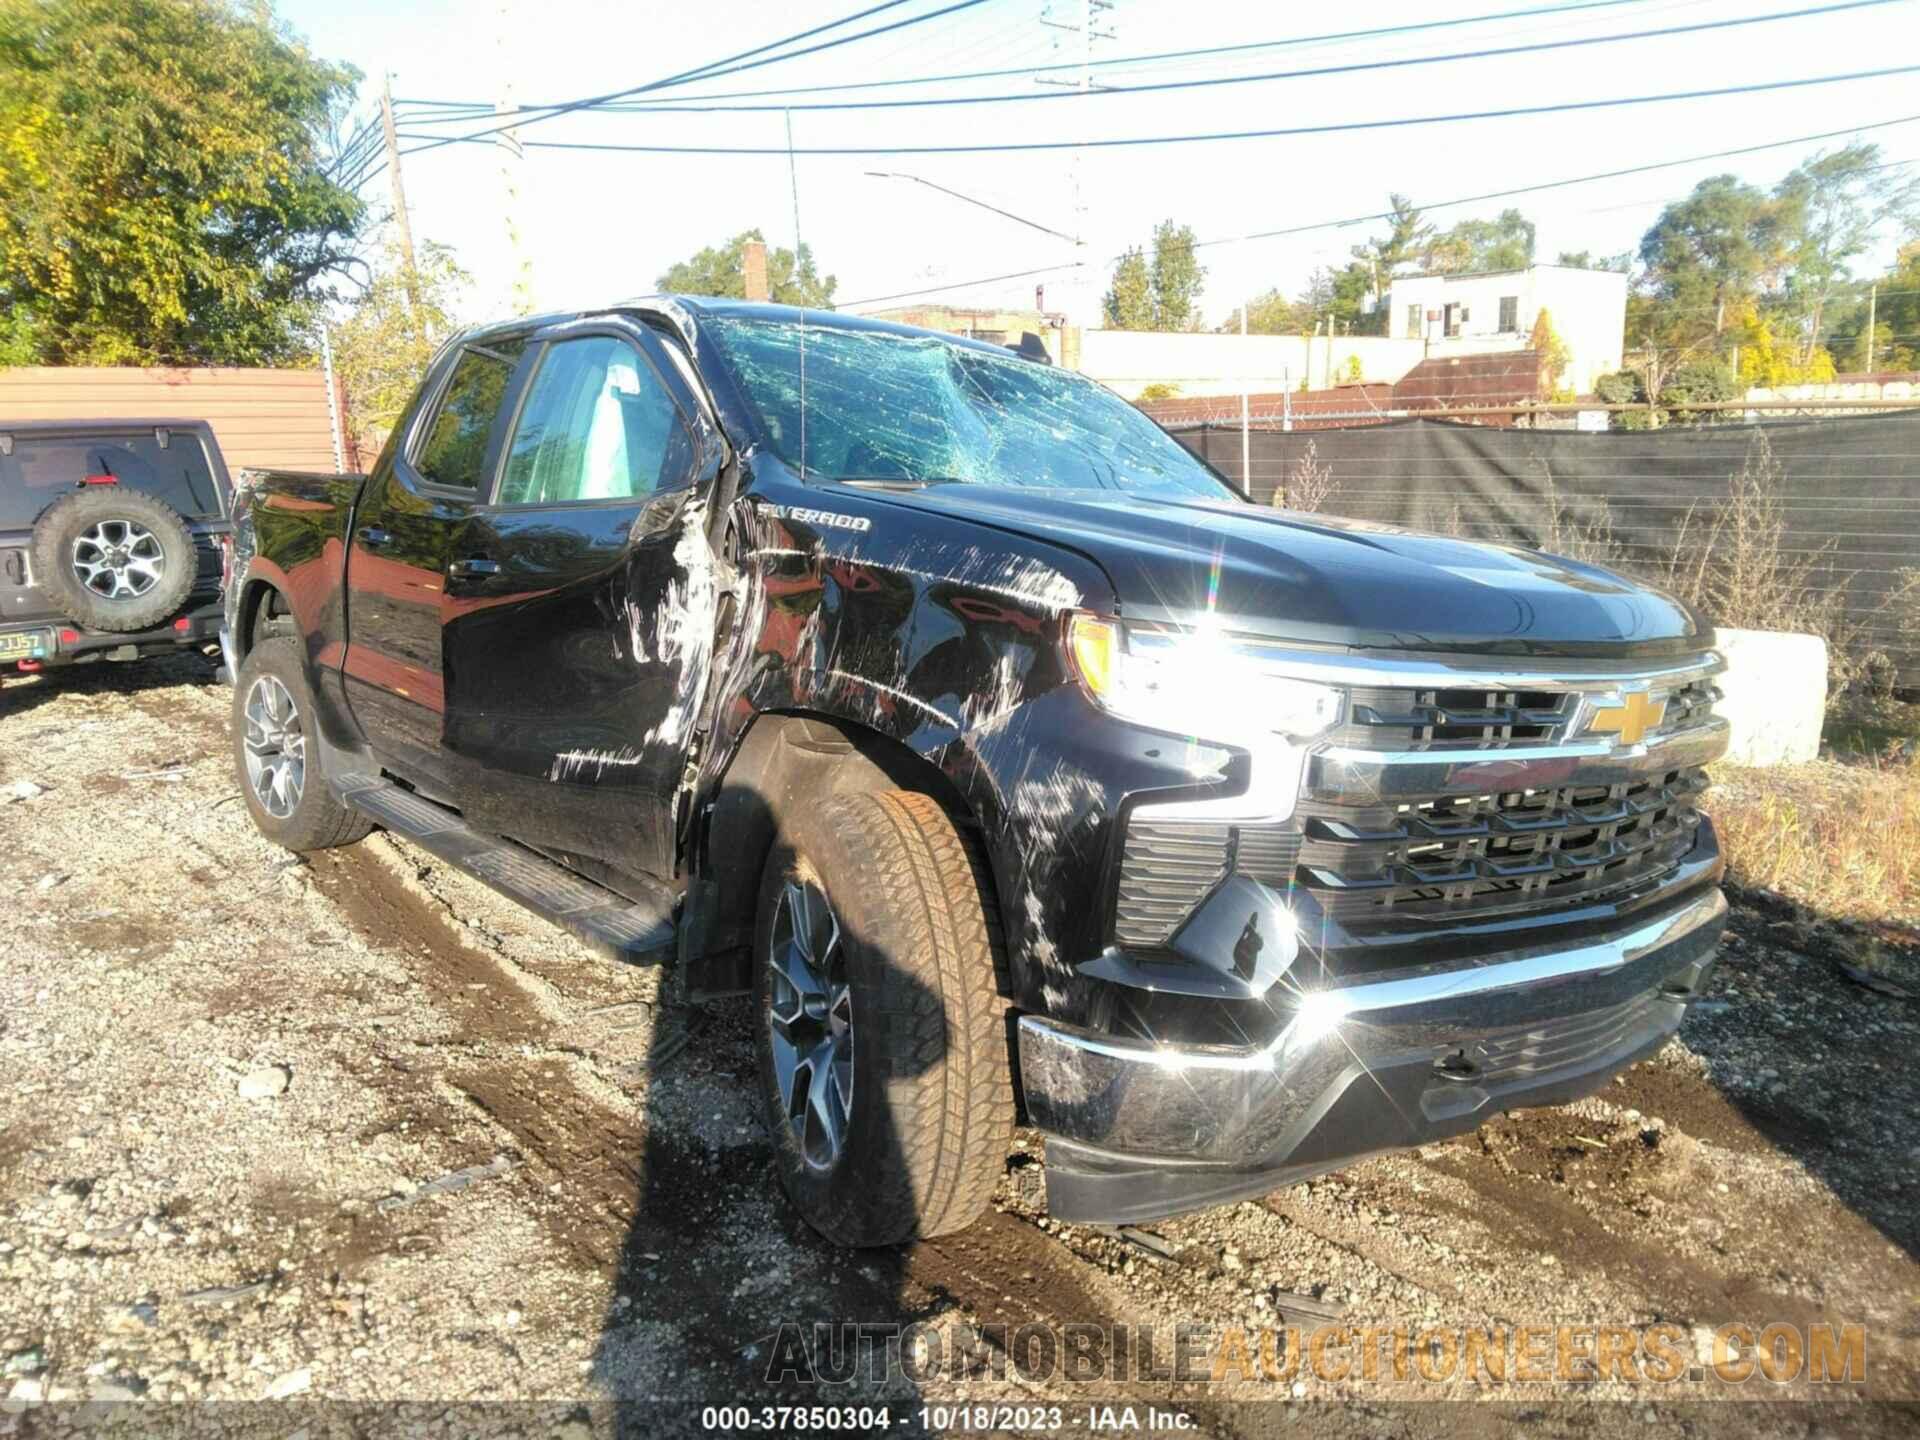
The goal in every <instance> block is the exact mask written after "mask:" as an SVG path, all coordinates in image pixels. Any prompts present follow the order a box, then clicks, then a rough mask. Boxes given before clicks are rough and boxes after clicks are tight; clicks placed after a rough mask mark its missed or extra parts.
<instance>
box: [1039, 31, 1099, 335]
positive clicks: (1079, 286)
mask: <svg viewBox="0 0 1920 1440" xmlns="http://www.w3.org/2000/svg"><path fill="white" fill-rule="evenodd" d="M1069 3H1072V0H1069ZM1113 4H1114V0H1079V3H1078V6H1077V8H1078V10H1079V12H1080V23H1079V24H1077V25H1069V24H1067V23H1065V22H1064V21H1060V20H1054V19H1051V18H1050V17H1049V15H1048V14H1046V13H1044V12H1043V13H1042V14H1041V16H1040V23H1041V24H1042V25H1044V26H1046V27H1048V28H1049V29H1052V30H1060V31H1065V32H1067V33H1068V34H1077V35H1078V36H1079V37H1080V45H1079V53H1080V75H1079V78H1078V79H1077V80H1055V79H1052V78H1050V77H1047V76H1035V77H1034V79H1035V82H1036V83H1037V84H1041V85H1059V86H1065V87H1071V88H1072V89H1075V90H1078V91H1079V92H1080V94H1081V96H1082V98H1084V97H1086V96H1088V95H1090V94H1092V93H1093V88H1094V85H1093V42H1094V41H1095V40H1111V39H1113V38H1114V32H1113V31H1112V30H1096V29H1094V17H1095V16H1096V15H1099V14H1103V13H1104V12H1106V11H1108V10H1111V9H1113ZM1051 9H1052V6H1051V5H1049V6H1048V10H1051ZM1054 53H1056V54H1058V53H1059V42H1058V41H1057V40H1056V42H1055V52H1054ZM1088 123H1089V121H1088V117H1087V112H1086V108H1085V107H1084V106H1083V107H1082V108H1081V111H1080V126H1081V129H1080V133H1081V135H1082V136H1084V135H1085V134H1086V133H1087V125H1088ZM1086 167H1087V147H1086V145H1085V144H1084V143H1082V144H1079V145H1076V146H1075V147H1074V149H1073V160H1072V162H1071V174H1070V177H1069V179H1070V183H1071V185H1072V189H1073V234H1074V256H1073V258H1074V271H1073V292H1074V300H1075V304H1074V306H1073V309H1074V310H1075V311H1077V312H1078V314H1077V315H1076V316H1073V317H1070V318H1073V319H1077V320H1078V321H1079V323H1080V324H1081V325H1082V326H1085V325H1086V324H1087V322H1088V320H1089V319H1091V318H1092V303H1091V301H1090V299H1089V296H1090V295H1091V293H1092V291H1093V287H1094V284H1095V279H1094V277H1093V276H1092V275H1091V274H1089V273H1088V271H1087V197H1086V173H1085V172H1086Z"/></svg>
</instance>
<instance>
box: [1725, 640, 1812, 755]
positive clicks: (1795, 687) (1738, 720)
mask: <svg viewBox="0 0 1920 1440" xmlns="http://www.w3.org/2000/svg"><path fill="white" fill-rule="evenodd" d="M1717 634H1718V648H1719V651H1720V653H1721V654H1722V655H1724V656H1726V657H1727V669H1726V673H1725V674H1723V675H1722V676H1721V677H1720V681H1719V684H1720V690H1721V693H1722V694H1723V695H1724V696H1725V697H1726V698H1724V699H1723V700H1722V701H1721V702H1720V705H1719V710H1720V713H1721V714H1722V715H1724V716H1726V718H1727V723H1728V724H1729V725H1731V726H1732V727H1733V738H1732V744H1731V746H1730V748H1729V749H1728V751H1727V759H1729V760H1731V761H1732V762H1733V763H1734V764H1736V765H1797V764H1801V763H1803V762H1805V761H1808V760H1817V759H1819V757H1820V730H1821V727H1822V726H1823V725H1824V724H1825V723H1826V718H1827V642H1826V641H1824V640H1822V639H1821V638H1820V637H1819V636H1818V635H1797V634H1794V633H1792V632H1789V631H1784V630H1721V631H1718V632H1717Z"/></svg>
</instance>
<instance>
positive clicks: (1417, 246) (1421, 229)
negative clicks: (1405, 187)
mask: <svg viewBox="0 0 1920 1440" xmlns="http://www.w3.org/2000/svg"><path fill="white" fill-rule="evenodd" d="M1387 204H1388V206H1389V207H1391V209H1392V212H1393V213H1392V215H1391V216H1389V217H1388V221H1387V233H1386V234H1385V235H1376V236H1374V237H1373V238H1372V239H1370V240H1368V241H1366V242H1365V243H1363V244H1360V245H1355V246H1354V247H1353V249H1352V252H1351V253H1352V255H1353V258H1354V259H1355V260H1356V261H1358V262H1359V265H1360V268H1361V270H1362V271H1363V272H1364V273H1365V275H1366V276H1367V280H1368V283H1369V285H1371V283H1372V281H1373V277H1374V275H1375V273H1376V272H1377V273H1378V275H1379V279H1380V288H1381V291H1382V292H1383V293H1384V292H1385V290H1386V283H1387V281H1388V280H1390V279H1391V278H1392V277H1393V274H1394V272H1395V271H1397V270H1399V269H1400V268H1401V267H1402V266H1404V265H1410V264H1412V263H1413V262H1414V261H1415V260H1416V259H1417V258H1419V257H1420V256H1421V255H1423V254H1425V252H1426V250H1427V247H1428V244H1429V242H1430V241H1432V239H1433V233H1434V232H1433V226H1432V225H1430V224H1428V223H1426V222H1425V221H1423V220H1422V219H1421V218H1420V212H1419V211H1418V210H1416V209H1414V208H1413V204H1412V202H1410V201H1409V200H1408V199H1407V197H1406V196H1404V195H1389V196H1388V197H1387Z"/></svg>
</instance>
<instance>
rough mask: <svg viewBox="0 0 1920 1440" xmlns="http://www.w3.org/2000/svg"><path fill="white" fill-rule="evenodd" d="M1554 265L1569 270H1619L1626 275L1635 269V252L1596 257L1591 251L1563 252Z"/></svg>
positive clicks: (1628, 251) (1627, 251)
mask: <svg viewBox="0 0 1920 1440" xmlns="http://www.w3.org/2000/svg"><path fill="white" fill-rule="evenodd" d="M1553 263H1554V264H1556V265H1564V266H1565V267H1566V268H1567V269H1569V270H1618V271H1619V272H1620V273H1621V274H1622V275H1625V274H1627V273H1629V272H1630V271H1631V270H1632V269H1633V252H1632V251H1631V250H1622V251H1621V252H1620V253H1619V254H1618V255H1595V254H1594V253H1593V252H1592V251H1591V250H1562V251H1561V252H1560V258H1559V259H1557V260H1555V261H1554V262H1553Z"/></svg>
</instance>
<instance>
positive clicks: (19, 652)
mask: <svg viewBox="0 0 1920 1440" xmlns="http://www.w3.org/2000/svg"><path fill="white" fill-rule="evenodd" d="M52 653H53V632H52V631H51V630H15V631H13V632H12V633H11V634H6V635H0V661H6V660H44V659H46V657H47V656H49V655H51V654H52Z"/></svg>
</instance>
